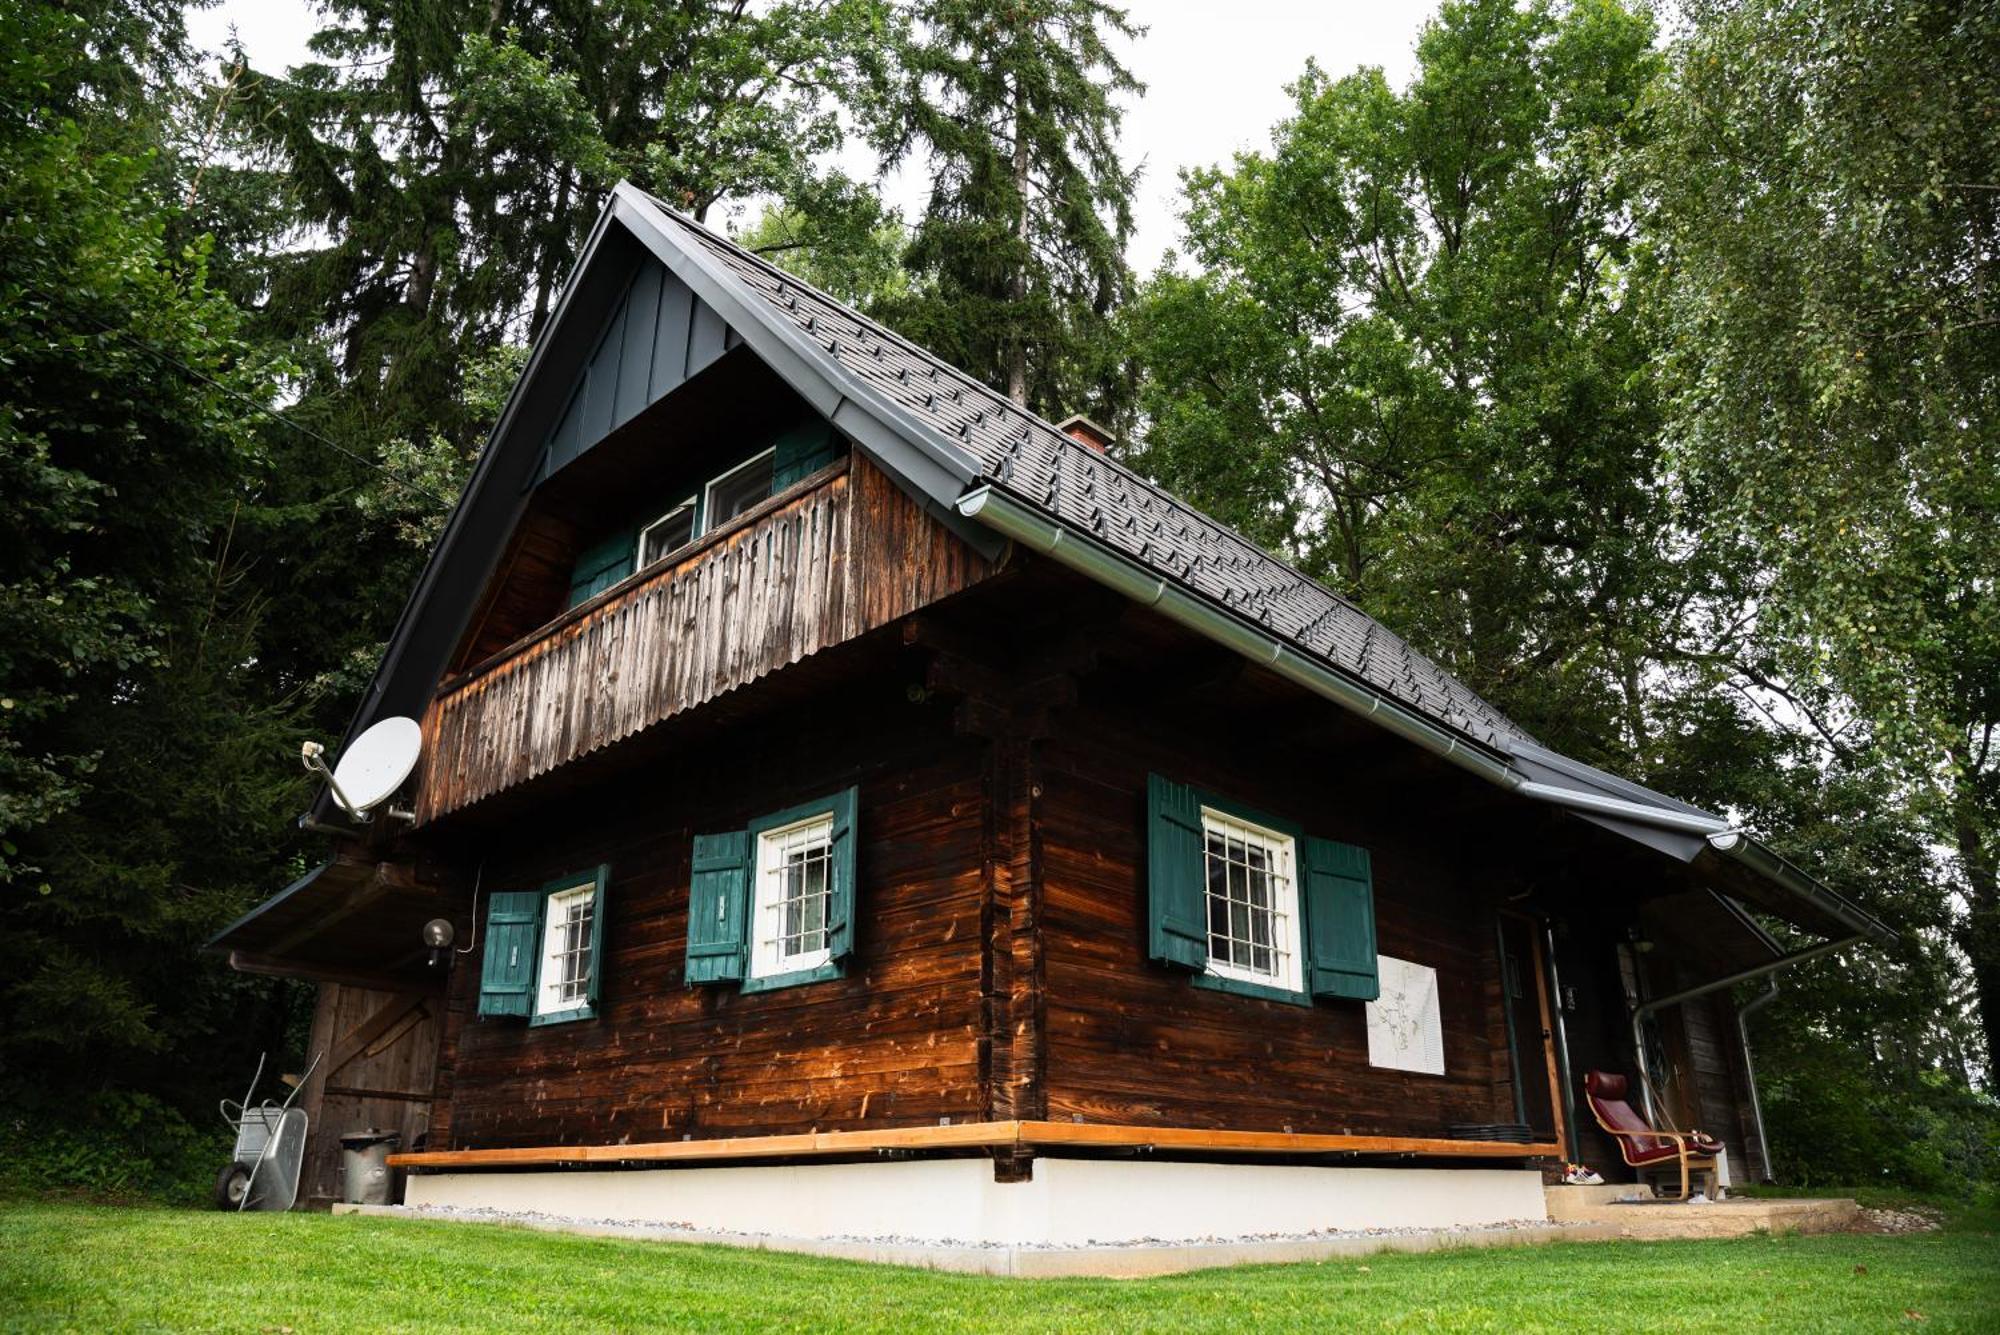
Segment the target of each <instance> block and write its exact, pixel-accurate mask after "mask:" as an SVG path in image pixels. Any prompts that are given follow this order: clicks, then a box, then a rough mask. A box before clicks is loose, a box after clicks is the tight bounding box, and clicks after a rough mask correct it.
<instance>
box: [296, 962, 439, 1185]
mask: <svg viewBox="0 0 2000 1335" xmlns="http://www.w3.org/2000/svg"><path fill="white" fill-rule="evenodd" d="M443 1018H444V1001H443V999H442V998H439V997H420V996H409V995H405V994H401V993H394V992H378V991H374V990H371V989H368V988H360V987H346V986H342V985H341V984H338V983H322V984H321V985H320V989H319V1000H318V1003H317V1004H316V1006H315V1007H314V1009H313V1022H312V1037H311V1042H310V1044H309V1048H310V1051H311V1052H313V1053H315V1054H318V1053H324V1054H325V1055H324V1057H322V1058H321V1061H320V1065H319V1067H318V1069H317V1070H315V1071H314V1073H313V1078H312V1081H311V1082H310V1084H308V1086H307V1087H306V1089H305V1090H304V1091H302V1092H301V1093H300V1095H299V1102H300V1106H302V1107H303V1108H305V1110H306V1113H307V1115H308V1117H309V1118H310V1119H311V1120H310V1126H309V1131H308V1138H307V1141H306V1162H305V1166H304V1167H303V1168H302V1169H301V1170H300V1180H299V1199H300V1201H302V1202H304V1201H334V1200H339V1199H340V1198H341V1163H340V1137H341V1136H342V1135H344V1134H346V1133H347V1132H350V1131H370V1130H376V1131H394V1132H396V1133H397V1134H398V1135H399V1136H400V1137H401V1141H400V1144H401V1147H402V1148H403V1149H405V1150H408V1149H412V1148H414V1147H415V1146H416V1144H417V1138H418V1137H419V1136H420V1135H422V1134H423V1132H424V1131H425V1130H426V1129H427V1128H428V1127H429V1124H430V1111H431V1097H432V1088H433V1085H434V1083H435V1079H436V1070H437V1052H438V1035H439V1033H440V1032H441V1029H442V1021H443ZM262 1093H263V1094H265V1095H271V1096H272V1097H282V1094H281V1093H280V1094H273V1092H272V1090H271V1089H270V1088H266V1089H265V1090H264V1091H262Z"/></svg>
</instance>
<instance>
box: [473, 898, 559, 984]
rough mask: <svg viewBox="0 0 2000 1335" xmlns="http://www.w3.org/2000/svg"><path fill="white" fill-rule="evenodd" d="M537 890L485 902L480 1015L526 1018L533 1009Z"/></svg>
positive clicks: (539, 905)
mask: <svg viewBox="0 0 2000 1335" xmlns="http://www.w3.org/2000/svg"><path fill="white" fill-rule="evenodd" d="M546 898H547V896H545V895H543V894H542V892H541V891H539V890H525V891H521V892H518V893H515V894H504V895H494V896H493V897H492V898H491V899H489V900H487V901H486V954H485V956H484V957H483V959H482V961H481V965H480V970H479V1013H480V1014H481V1015H527V1014H529V1013H531V1012H532V1011H533V1010H534V1002H535V959H536V957H537V955H539V954H540V951H539V950H538V949H537V942H536V940H535V938H536V937H537V936H539V935H540V934H541V930H542V903H543V901H544V900H545V899H546Z"/></svg>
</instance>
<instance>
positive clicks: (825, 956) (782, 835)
mask: <svg viewBox="0 0 2000 1335" xmlns="http://www.w3.org/2000/svg"><path fill="white" fill-rule="evenodd" d="M755 894H756V909H755V912H754V913H753V915H752V921H751V933H752V936H751V942H750V976H751V977H752V978H771V977H775V976H777V975H779V974H788V973H799V972H802V971H804V970H807V969H816V968H818V967H819V966H821V965H822V964H826V963H828V962H829V961H830V960H831V959H832V958H833V950H832V941H831V939H830V937H829V927H830V925H831V921H832V911H833V815H832V813H830V812H827V813H821V814H819V815H814V816H809V817H807V818H806V819H804V820H800V821H794V822H792V823H791V824H789V825H781V826H779V827H778V828H776V829H772V830H765V831H763V832H762V833H760V834H759V835H758V836H757V848H756V885H755Z"/></svg>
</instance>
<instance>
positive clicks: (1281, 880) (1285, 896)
mask: <svg viewBox="0 0 2000 1335" xmlns="http://www.w3.org/2000/svg"><path fill="white" fill-rule="evenodd" d="M1201 824H1202V834H1203V861H1204V863H1205V864H1206V865H1205V870H1206V874H1207V908H1208V967H1209V972H1211V973H1215V974H1219V975H1221V976H1222V977H1225V978H1237V979H1241V980H1243V981H1245V982H1254V983H1266V984H1269V985H1271V986H1273V987H1280V988H1286V989H1289V990H1292V991H1296V990H1298V988H1299V968H1298V952H1299V929H1298V890H1297V886H1296V882H1295V878H1294V877H1293V874H1292V864H1293V844H1292V840H1291V838H1290V837H1289V836H1287V835H1282V834H1279V833H1277V832H1276V831H1273V830H1266V829H1262V828H1260V827H1258V826H1255V825H1251V824H1248V823H1246V822H1244V821H1240V820H1236V819H1234V818H1233V817H1229V816H1225V815H1222V814H1220V813H1219V812H1214V811H1209V810H1204V811H1203V812H1202V817H1201Z"/></svg>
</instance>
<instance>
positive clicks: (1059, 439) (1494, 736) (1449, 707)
mask: <svg viewBox="0 0 2000 1335" xmlns="http://www.w3.org/2000/svg"><path fill="white" fill-rule="evenodd" d="M649 202H650V203H652V204H653V205H654V207H656V208H657V209H658V210H659V213H660V215H661V217H662V218H663V219H664V220H666V221H667V222H668V223H670V224H671V226H672V227H673V228H674V229H676V230H677V231H678V233H679V234H680V236H681V237H682V238H683V239H684V241H685V242H686V243H689V244H691V245H692V246H693V247H694V248H696V249H697V250H698V251H699V252H700V253H701V255H702V256H703V257H704V259H705V260H706V261H707V263H708V266H709V267H710V268H711V269H719V270H721V271H723V272H725V273H727V274H728V275H729V276H730V277H732V278H733V279H734V280H735V281H736V282H737V283H738V284H740V285H741V286H742V287H743V288H745V289H747V290H748V291H749V292H751V293H752V294H754V295H755V296H756V297H757V298H759V299H761V300H762V301H763V302H764V303H766V304H767V305H768V306H769V307H770V308H771V309H772V310H773V311H775V312H776V313H777V314H778V315H779V316H780V317H781V318H782V319H783V320H784V321H785V322H786V323H788V324H789V325H790V326H791V328H792V329H793V330H794V331H796V333H797V334H799V335H802V336H804V337H805V338H807V339H810V340H811V341H812V342H813V344H814V345H816V347H817V348H818V349H819V350H820V351H822V352H823V353H824V354H825V355H826V356H827V357H828V358H829V359H831V360H832V361H833V362H834V363H835V364H836V365H837V366H838V367H839V368H840V369H841V370H842V371H844V372H845V373H846V374H848V375H849V376H852V377H853V378H854V379H855V380H856V381H857V382H858V383H859V384H860V385H861V386H865V388H866V389H867V390H868V391H871V392H872V393H873V394H874V395H876V396H879V397H881V398H883V399H886V400H888V401H889V402H890V403H891V404H893V405H895V406H896V407H897V408H899V409H901V410H902V411H904V412H905V413H907V414H909V415H910V417H912V418H914V419H915V420H916V421H917V422H918V423H920V424H921V425H922V426H923V427H924V428H926V429H928V430H929V431H931V432H933V433H935V434H936V435H937V436H939V437H941V438H942V439H943V440H944V441H945V442H947V443H949V444H954V445H956V446H958V447H960V448H962V449H964V450H965V451H967V452H968V453H970V454H971V455H972V456H973V458H975V459H976V460H977V461H978V464H979V467H980V469H981V471H982V474H983V476H984V478H985V480H988V481H990V482H992V483H993V484H994V485H996V486H999V487H1001V488H1004V489H1005V490H1006V491H1008V492H1010V493H1011V494H1013V495H1014V496H1017V497H1019V498H1020V499H1022V500H1024V501H1027V502H1029V503H1030V504H1033V505H1035V506H1038V507H1039V508H1041V509H1042V510H1044V511H1046V512H1047V513H1049V514H1051V515H1053V516H1054V517H1056V518H1058V519H1060V520H1062V521H1063V522H1064V523H1066V524H1068V525H1069V526H1071V527H1073V528H1075V529H1077V530H1079V531H1081V532H1083V533H1087V534H1089V535H1090V536H1091V537H1093V538H1096V539H1097V540H1098V541H1100V542H1103V543H1105V544H1106V545H1107V546H1109V547H1112V548H1113V549H1115V550H1117V551H1119V552H1122V553H1123V554H1125V555H1127V556H1130V557H1132V558H1133V559H1134V560H1137V561H1138V562H1140V563H1141V564H1143V565H1145V566H1146V567H1148V568H1149V569H1151V570H1153V571H1155V572H1157V573H1159V574H1161V575H1163V576H1165V577H1167V578H1169V579H1171V580H1173V581H1175V582H1176V583H1179V584H1181V585H1183V586H1184V587H1186V588H1188V589H1190V590H1192V591H1193V592H1196V593H1199V594H1202V595H1204V596H1205V597H1207V598H1209V599H1210V600H1212V601H1214V602H1215V603H1217V604H1219V605H1221V606H1222V607H1224V608H1227V609H1228V610H1230V611H1232V612H1235V613H1236V614H1237V615H1239V616H1242V617H1244V618H1245V619H1246V620H1249V621H1252V622H1254V623H1256V624H1257V625H1260V626H1262V627H1264V628H1265V629H1266V630H1268V631H1270V632H1271V633H1272V634H1274V635H1276V636H1278V637H1280V638H1282V639H1284V640H1287V641H1289V642H1290V643H1292V644H1295V645H1297V646H1298V647H1299V648H1301V649H1304V650H1306V651H1307V652H1309V653H1312V654H1314V655H1316V656H1318V657H1320V658H1322V659H1324V660H1326V661H1327V662H1329V663H1331V664H1332V665H1333V666H1335V667H1336V668H1339V669H1341V670H1342V671H1344V672H1347V673H1349V674H1350V675H1352V676H1354V677H1356V678H1358V679H1360V680H1362V681H1365V682H1367V683H1368V684H1370V685H1372V686H1375V687H1377V688H1378V689H1380V690H1382V691H1384V692H1385V693H1387V694H1389V695H1391V696H1393V697H1394V698H1396V699H1398V700H1400V701H1402V702H1403V703H1404V704H1407V705H1410V706H1411V707H1413V708H1415V709H1417V710H1418V711H1419V712H1421V713H1423V714H1424V715H1426V716H1428V717H1429V718H1431V719H1433V720H1434V721H1436V722H1438V723H1439V724H1441V725H1443V726H1445V727H1447V728H1450V729H1452V730H1454V731H1456V732H1459V733H1461V734H1463V735H1465V736H1467V737H1470V738H1472V739H1473V740H1475V741H1478V742H1481V743H1484V744H1486V745H1489V746H1500V745H1502V744H1504V743H1505V742H1506V741H1508V740H1511V739H1519V740H1528V734H1527V733H1526V732H1525V731H1523V730H1522V729H1521V728H1520V727H1519V726H1518V725H1517V724H1515V723H1514V722H1513V721H1512V720H1510V719H1508V718H1507V717H1506V716H1505V715H1504V714H1502V713H1501V712H1500V711H1499V710H1498V709H1495V708H1494V707H1493V706H1492V705H1490V704H1488V703H1487V702H1486V701H1485V700H1483V699H1481V698H1480V697H1479V696H1477V695H1475V694H1474V693H1473V692H1472V691H1471V690H1470V689H1469V688H1467V687H1466V686H1465V685H1464V684H1463V683H1461V682H1459V681H1457V680H1455V679H1454V678H1453V677H1452V676H1451V675H1450V674H1448V673H1446V672H1445V671H1444V670H1443V669H1442V668H1440V667H1438V666H1437V665H1436V664H1435V663H1433V662H1431V661H1430V660H1429V659H1427V658H1425V657H1424V656H1423V655H1422V654H1419V653H1418V652H1417V651H1416V650H1414V649H1412V648H1411V647H1410V646H1409V645H1408V644H1406V643H1405V642H1404V641H1403V640H1402V639H1401V638H1399V637H1398V636H1396V635H1395V634H1393V633H1392V632H1390V631H1389V630H1387V629H1386V628H1385V627H1383V626H1382V625H1381V624H1380V623H1378V622H1376V621H1375V620H1374V619H1373V618H1371V617H1369V616H1368V615H1367V614H1366V613H1365V612H1363V611H1361V610H1360V609H1359V608H1357V607H1355V606H1354V605H1353V604H1352V603H1350V602H1348V601H1347V600H1346V599H1344V598H1342V597H1340V596H1339V595H1338V594H1336V593H1334V592H1332V591H1331V590H1329V589H1327V588H1325V587H1324V586H1322V585H1320V584H1318V583H1316V582H1315V581H1313V580H1311V579H1309V578H1307V577H1306V576H1305V575H1302V574H1300V573H1299V572H1298V571H1296V570H1293V569H1292V568H1291V567H1289V566H1287V565H1285V564H1284V563H1283V562H1281V561H1279V560H1278V559H1277V558H1275V557H1273V556H1271V555H1270V554H1269V553H1267V552H1265V551H1264V550H1263V549H1262V548H1260V547H1258V546H1257V545H1256V544H1255V543H1252V542H1251V541H1250V540H1249V539H1247V538H1245V537H1243V536H1242V535H1241V534H1239V533H1236V532H1235V531H1234V530H1232V529H1229V528H1227V527H1225V526H1224V525H1222V524H1220V523H1217V522H1216V521H1215V520H1213V519H1211V518H1209V517H1208V516H1207V515H1204V514H1202V513H1201V512H1200V511H1199V510H1196V509H1195V508H1194V507H1192V506H1190V505H1188V504H1186V503H1185V502H1183V501H1181V500H1179V499H1177V498H1176V497H1174V496H1172V495H1170V494H1169V493H1168V492H1166V491H1165V490H1163V489H1162V488H1160V487H1158V486H1156V485H1155V484H1153V483H1151V482H1149V481H1147V480H1146V479H1144V478H1142V477H1140V476H1139V475H1138V474H1136V473H1134V472H1132V471H1131V470H1130V469H1129V468H1126V467H1125V466H1124V465H1123V464H1121V463H1119V462H1118V461H1117V460H1115V459H1111V458H1108V457H1106V456H1104V455H1102V454H1099V453H1097V452H1096V451H1095V450H1092V449H1090V448H1089V447H1088V446H1086V445H1084V444H1082V443H1081V442H1079V441H1075V440H1072V439H1071V438H1070V437H1068V436H1066V435H1064V434H1063V433H1062V432H1061V431H1059V430H1057V429H1056V427H1055V426H1054V425H1053V424H1052V423H1049V422H1047V421H1044V420H1043V419H1042V418H1040V417H1037V416H1035V415H1034V414H1033V413H1030V412H1028V411H1027V410H1025V409H1023V408H1021V407H1019V406H1017V405H1016V404H1014V403H1013V402H1012V401H1010V400H1009V399H1007V398H1006V397H1005V396H1004V395H1001V394H999V393H997V392H995V391H994V390H992V389H989V388H987V387H986V386H985V385H982V384H980V383H979V382H978V381H976V380H974V379H972V378H971V377H970V376H967V375H965V374H963V373H962V372H960V371H958V370H957V369H955V368H953V367H951V366H949V365H947V364H946V363H945V362H943V361H941V360H939V359H938V358H936V357H934V356H932V355H931V354H930V353H928V352H925V351H924V350H923V349H921V348H919V347H917V346H916V345H915V344H912V343H910V342H908V341H907V340H905V339H903V338H901V337H899V336H898V335H896V334H894V333H892V332H890V331H889V330H888V329H886V328H884V327H883V326H881V325H879V324H876V323H875V322H874V321H872V320H868V319H866V318H865V317H863V316H861V315H858V314H856V313H855V312H854V311H851V310H849V309H848V308H847V307H845V306H843V305H841V304H840V303H839V302H837V301H835V300H834V299H833V298H831V297H829V296H826V295H825V294H823V293H821V292H819V291H817V290H815V289H814V288H813V287H811V286H810V285H808V284H806V283H804V282H801V281H800V280H798V279H796V278H793V277H792V276H790V275H789V274H786V273H784V272H783V271H782V270H780V269H778V268H776V267H775V266H773V265H770V264H767V263H766V262H764V261H763V260H760V259H758V258H757V257H756V256H754V255H751V254H749V253H748V252H747V251H744V250H743V249H741V248H740V247H738V246H735V245H733V244H732V243H730V242H729V241H727V240H725V239H723V238H722V237H719V236H717V235H715V234H714V233H712V232H710V231H708V230H707V229H706V228H704V227H702V226H701V225H700V224H698V223H696V222H694V221H693V220H692V219H690V218H687V217H685V216H683V215H681V214H679V213H676V212H674V211H673V210H672V209H669V208H667V207H666V206H665V205H663V204H660V203H659V202H658V201H657V200H650V201H649Z"/></svg>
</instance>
